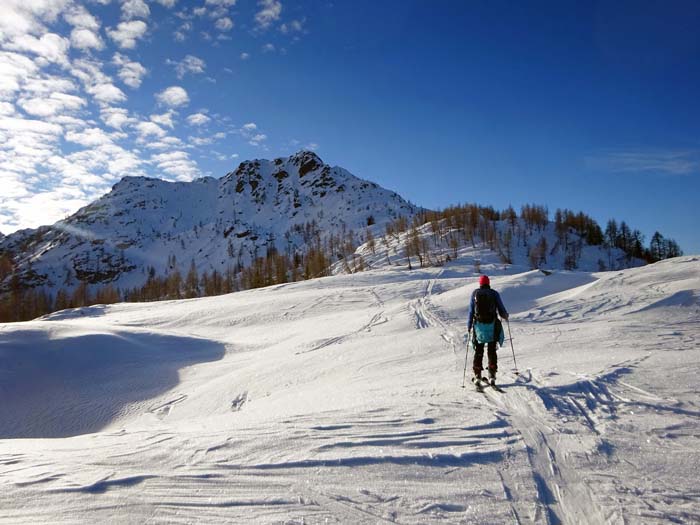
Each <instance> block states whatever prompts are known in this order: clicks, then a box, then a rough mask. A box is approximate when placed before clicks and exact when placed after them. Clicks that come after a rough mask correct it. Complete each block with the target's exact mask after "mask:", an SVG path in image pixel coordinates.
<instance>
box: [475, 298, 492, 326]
mask: <svg viewBox="0 0 700 525" xmlns="http://www.w3.org/2000/svg"><path fill="white" fill-rule="evenodd" d="M474 319H475V320H476V322H477V323H484V324H491V323H493V322H494V321H495V320H496V297H495V295H494V294H493V293H491V290H489V289H479V290H477V291H476V293H475V295H474Z"/></svg>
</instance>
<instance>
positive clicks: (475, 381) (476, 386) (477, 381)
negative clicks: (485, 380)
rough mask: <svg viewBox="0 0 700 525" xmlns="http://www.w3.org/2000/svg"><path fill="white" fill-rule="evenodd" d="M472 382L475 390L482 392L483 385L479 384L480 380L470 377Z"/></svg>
mask: <svg viewBox="0 0 700 525" xmlns="http://www.w3.org/2000/svg"><path fill="white" fill-rule="evenodd" d="M472 383H474V387H475V388H476V391H477V392H480V393H482V394H483V393H484V385H482V384H481V381H479V380H478V379H476V378H472Z"/></svg>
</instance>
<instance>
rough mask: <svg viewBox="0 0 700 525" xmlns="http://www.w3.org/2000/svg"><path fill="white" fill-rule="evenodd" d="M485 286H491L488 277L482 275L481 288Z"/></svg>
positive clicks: (480, 279) (480, 278)
mask: <svg viewBox="0 0 700 525" xmlns="http://www.w3.org/2000/svg"><path fill="white" fill-rule="evenodd" d="M485 284H491V281H490V280H489V276H488V275H482V276H481V277H479V286H484V285H485Z"/></svg>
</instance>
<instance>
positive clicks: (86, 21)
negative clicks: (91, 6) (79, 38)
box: [63, 5, 100, 31]
mask: <svg viewBox="0 0 700 525" xmlns="http://www.w3.org/2000/svg"><path fill="white" fill-rule="evenodd" d="M63 18H64V19H65V21H66V22H68V23H69V24H70V25H72V26H73V27H79V28H84V29H90V30H91V31H97V30H98V29H99V28H100V22H99V21H98V20H97V19H96V18H95V17H94V16H92V15H91V14H90V12H89V11H88V10H87V9H85V8H84V7H83V6H81V5H73V6H71V8H70V9H69V10H68V12H66V13H65V14H64V15H63Z"/></svg>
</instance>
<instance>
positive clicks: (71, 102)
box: [17, 93, 86, 117]
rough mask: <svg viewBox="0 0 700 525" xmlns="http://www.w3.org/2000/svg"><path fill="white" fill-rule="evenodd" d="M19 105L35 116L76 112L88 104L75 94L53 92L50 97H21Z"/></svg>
mask: <svg viewBox="0 0 700 525" xmlns="http://www.w3.org/2000/svg"><path fill="white" fill-rule="evenodd" d="M17 104H18V105H19V107H21V108H22V109H23V110H24V111H26V112H27V113H29V114H30V115H32V116H35V117H51V116H54V115H57V114H59V113H64V112H69V113H70V112H74V111H78V110H79V109H80V108H82V107H83V106H85V105H86V101H85V100H84V99H82V98H80V97H76V96H75V95H68V94H66V93H51V94H50V95H49V96H48V97H33V98H20V99H19V100H18V102H17Z"/></svg>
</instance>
